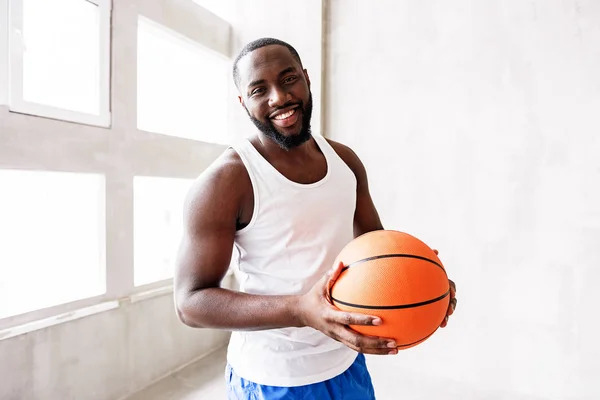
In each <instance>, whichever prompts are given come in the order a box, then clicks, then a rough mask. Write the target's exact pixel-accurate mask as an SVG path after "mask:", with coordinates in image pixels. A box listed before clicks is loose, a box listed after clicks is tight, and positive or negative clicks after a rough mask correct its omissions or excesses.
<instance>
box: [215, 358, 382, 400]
mask: <svg viewBox="0 0 600 400" xmlns="http://www.w3.org/2000/svg"><path fill="white" fill-rule="evenodd" d="M225 382H226V384H227V399H228V400H317V399H318V400H375V391H374V390H373V383H372V382H371V376H370V375H369V371H368V370H367V365H366V363H365V356H364V355H363V354H360V353H359V354H358V357H356V360H355V361H354V363H353V364H352V365H351V366H350V368H348V369H347V370H346V371H345V372H344V373H342V374H340V375H338V376H336V377H334V378H331V379H329V380H327V381H324V382H318V383H313V384H311V385H305V386H293V387H281V386H266V385H259V384H257V383H254V382H250V381H248V380H246V379H244V378H241V377H239V376H238V375H237V374H236V373H235V371H234V370H233V369H232V368H231V366H230V365H229V364H227V368H226V369H225Z"/></svg>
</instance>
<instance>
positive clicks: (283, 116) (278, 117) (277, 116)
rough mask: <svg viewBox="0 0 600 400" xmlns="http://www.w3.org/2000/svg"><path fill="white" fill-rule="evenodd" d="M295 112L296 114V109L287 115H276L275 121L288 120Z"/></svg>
mask: <svg viewBox="0 0 600 400" xmlns="http://www.w3.org/2000/svg"><path fill="white" fill-rule="evenodd" d="M295 112H296V109H293V110H290V111H288V112H286V113H285V114H279V115H276V116H275V117H273V119H286V118H288V117H291V116H292V115H294V113H295Z"/></svg>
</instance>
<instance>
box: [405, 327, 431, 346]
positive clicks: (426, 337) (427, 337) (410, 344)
mask: <svg viewBox="0 0 600 400" xmlns="http://www.w3.org/2000/svg"><path fill="white" fill-rule="evenodd" d="M437 330H438V328H435V331H433V332H431V333H430V334H429V335H427V336H425V337H424V338H423V339H419V340H417V341H416V342H412V343H408V344H401V345H398V346H396V348H397V349H399V348H400V347H406V346H412V345H413V344H417V343H420V342H422V341H423V340H426V339H429V338H430V337H431V336H433V334H434V333H436V332H437Z"/></svg>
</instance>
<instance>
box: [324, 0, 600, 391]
mask: <svg viewBox="0 0 600 400" xmlns="http://www.w3.org/2000/svg"><path fill="white" fill-rule="evenodd" d="M330 7H331V10H330V20H329V30H328V32H327V49H328V53H327V60H328V61H327V69H326V73H327V75H326V76H327V77H328V79H327V82H326V87H325V91H326V93H327V102H326V109H327V115H326V121H327V125H326V133H327V134H328V135H329V136H331V137H333V138H334V139H338V140H340V141H342V142H346V143H347V144H349V145H351V146H352V147H353V148H354V149H355V150H356V151H357V153H358V154H359V155H360V156H361V157H362V159H363V161H364V163H365V164H366V166H367V170H368V173H369V176H370V182H371V187H372V193H373V196H374V199H375V202H376V205H377V206H378V208H379V210H380V212H381V214H382V218H383V222H384V225H385V226H386V227H387V228H390V229H398V230H403V231H407V232H411V233H413V234H415V235H417V236H418V237H421V238H422V239H423V240H425V241H426V242H427V243H429V244H430V245H432V246H434V247H436V248H438V249H439V250H440V252H441V253H440V256H441V258H442V260H443V261H444V262H445V264H446V266H447V270H448V272H449V275H450V277H452V278H453V279H454V280H455V281H456V282H457V285H458V298H459V303H458V309H457V313H456V314H455V316H454V317H453V318H452V320H451V321H450V324H449V327H448V328H447V329H446V330H442V331H439V332H438V333H437V334H436V335H434V337H432V338H431V339H430V340H429V341H428V342H426V343H425V344H423V345H421V346H418V347H417V348H414V349H411V350H408V351H405V352H401V354H400V355H398V356H396V357H393V358H391V357H387V358H370V359H369V362H370V364H371V365H372V367H373V369H374V375H375V376H374V379H375V383H376V386H377V391H378V394H379V397H378V398H381V399H382V400H385V399H398V398H410V399H417V398H418V399H441V398H444V399H510V400H515V399H560V400H571V399H581V400H583V399H587V400H592V399H599V398H600V379H599V377H600V342H598V340H597V338H598V335H599V330H600V329H599V328H600V320H599V318H598V311H597V307H596V304H597V303H598V302H597V295H596V292H597V283H598V281H600V247H599V244H600V133H599V132H600V119H599V118H598V115H599V110H600V73H599V71H600V52H599V51H598V44H599V43H600V3H599V2H597V1H594V0H580V1H562V0H543V1H542V0H530V1H522V0H509V1H504V0H495V1H469V0H458V1H453V2H448V1H442V0H437V1H428V2H418V1H406V0H400V1H398V0H385V1H384V0H378V1H376V2H366V1H361V0H331V2H330Z"/></svg>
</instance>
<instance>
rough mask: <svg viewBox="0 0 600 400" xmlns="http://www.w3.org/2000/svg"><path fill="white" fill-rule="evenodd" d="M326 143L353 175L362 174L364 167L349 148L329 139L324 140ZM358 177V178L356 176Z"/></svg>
mask: <svg viewBox="0 0 600 400" xmlns="http://www.w3.org/2000/svg"><path fill="white" fill-rule="evenodd" d="M325 140H327V143H329V145H330V146H331V147H332V148H333V150H335V152H336V153H337V155H338V156H340V158H341V159H342V161H344V162H345V163H346V165H348V167H349V168H350V169H351V170H352V171H353V172H354V174H355V175H359V174H361V175H362V174H363V173H364V169H365V167H364V165H363V163H362V161H361V160H360V158H359V157H358V155H357V154H356V153H355V152H354V150H352V149H351V148H350V147H348V146H346V145H345V144H342V143H340V142H336V141H334V140H331V139H327V138H326V139H325ZM357 177H358V176H357Z"/></svg>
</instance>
